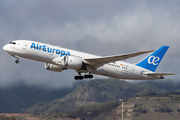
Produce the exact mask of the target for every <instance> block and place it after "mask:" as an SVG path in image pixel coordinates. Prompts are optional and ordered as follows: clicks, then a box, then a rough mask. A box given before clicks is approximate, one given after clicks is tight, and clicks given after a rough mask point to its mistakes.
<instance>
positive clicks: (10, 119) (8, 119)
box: [0, 115, 16, 120]
mask: <svg viewBox="0 0 180 120" xmlns="http://www.w3.org/2000/svg"><path fill="white" fill-rule="evenodd" d="M0 120H16V118H14V117H6V116H4V115H0Z"/></svg>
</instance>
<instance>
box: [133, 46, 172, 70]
mask: <svg viewBox="0 0 180 120" xmlns="http://www.w3.org/2000/svg"><path fill="white" fill-rule="evenodd" d="M168 48H169V46H162V47H160V48H159V49H157V50H156V51H154V52H153V53H152V54H150V55H149V56H148V57H146V58H145V59H143V60H142V61H140V62H139V63H137V64H136V65H137V66H140V67H143V68H145V69H148V70H151V71H153V72H154V71H155V70H156V68H157V67H158V65H159V63H160V62H161V60H162V58H163V57H164V55H165V53H166V51H167V50H168Z"/></svg>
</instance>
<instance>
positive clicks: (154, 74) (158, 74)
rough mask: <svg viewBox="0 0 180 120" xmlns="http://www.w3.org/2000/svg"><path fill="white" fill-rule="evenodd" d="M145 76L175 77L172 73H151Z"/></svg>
mask: <svg viewBox="0 0 180 120" xmlns="http://www.w3.org/2000/svg"><path fill="white" fill-rule="evenodd" d="M144 74H145V75H152V76H165V75H176V74H174V73H157V72H152V73H146V72H145V73H144Z"/></svg>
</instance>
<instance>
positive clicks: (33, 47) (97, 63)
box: [3, 40, 175, 80]
mask: <svg viewBox="0 0 180 120" xmlns="http://www.w3.org/2000/svg"><path fill="white" fill-rule="evenodd" d="M168 48H169V46H161V47H160V48H159V49H157V50H155V51H154V50H149V51H140V52H134V53H128V54H121V55H113V56H105V57H103V56H97V55H92V54H88V53H83V52H79V51H75V50H70V49H67V48H63V47H60V46H53V45H49V44H45V43H40V42H36V41H30V40H15V41H12V42H9V43H8V44H6V45H5V46H4V47H3V49H4V51H6V52H8V53H9V54H10V55H11V56H13V57H15V58H16V59H17V60H16V61H15V63H19V57H22V58H26V59H31V60H35V61H40V62H44V63H45V68H46V69H47V70H50V71H55V72H61V71H63V70H66V69H72V70H75V71H77V73H78V74H79V75H77V76H75V77H74V79H75V80H82V79H87V78H90V79H91V78H93V74H97V75H102V76H107V77H111V78H116V79H128V80H154V79H164V76H166V75H175V74H174V73H159V72H155V70H156V68H157V67H158V65H159V63H160V62H161V60H162V58H163V57H164V55H165V53H166V51H167V50H168ZM150 52H151V53H150ZM145 53H150V55H148V56H147V57H145V58H144V59H143V60H141V61H140V62H138V63H135V64H130V63H127V62H125V61H124V60H126V59H128V58H132V57H136V56H139V55H142V54H145ZM81 73H83V74H85V75H84V76H83V75H81Z"/></svg>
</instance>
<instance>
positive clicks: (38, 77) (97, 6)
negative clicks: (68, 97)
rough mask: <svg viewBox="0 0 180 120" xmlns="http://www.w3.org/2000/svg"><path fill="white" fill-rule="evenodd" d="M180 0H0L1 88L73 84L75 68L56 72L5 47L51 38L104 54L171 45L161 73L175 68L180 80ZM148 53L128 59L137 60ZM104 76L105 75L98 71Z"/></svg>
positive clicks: (176, 79)
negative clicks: (4, 47) (8, 52)
mask: <svg viewBox="0 0 180 120" xmlns="http://www.w3.org/2000/svg"><path fill="white" fill-rule="evenodd" d="M179 32H180V1H178V0H170V1H169V0H151V1H150V0H138V1H136V0H1V1H0V48H1V51H0V55H1V62H0V76H1V78H0V87H5V86H10V85H15V84H17V83H19V82H22V83H25V84H27V85H37V86H45V87H49V88H62V87H71V86H72V85H73V84H74V83H75V82H76V81H75V80H74V76H75V75H77V73H76V72H75V71H73V70H68V71H63V72H60V73H58V72H51V71H47V70H45V68H44V63H41V62H36V61H32V60H27V59H23V58H20V63H19V64H15V60H16V59H15V58H13V57H11V56H10V55H8V54H7V53H6V52H5V51H3V49H2V48H3V46H4V45H5V44H7V43H8V42H10V41H13V40H18V39H21V40H22V39H23V40H33V41H38V42H43V43H49V44H52V45H57V46H61V47H65V48H69V49H74V50H78V51H82V52H87V53H91V54H95V55H100V56H110V55H117V54H125V53H131V52H137V51H142V50H154V49H157V48H159V47H160V46H162V45H168V46H170V48H169V50H168V52H167V53H166V55H165V57H164V59H163V60H162V62H161V64H160V65H159V67H158V68H157V70H156V71H157V72H173V73H176V74H177V75H176V76H168V77H166V79H168V80H172V81H179V77H180V76H179V75H178V74H179V72H180V69H179V68H180V54H179V51H180V47H179V45H180V34H179ZM145 56H146V55H141V56H139V57H135V58H131V59H128V60H127V62H129V63H136V62H138V61H140V60H141V59H143V58H144V57H145ZM95 78H101V76H95Z"/></svg>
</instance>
